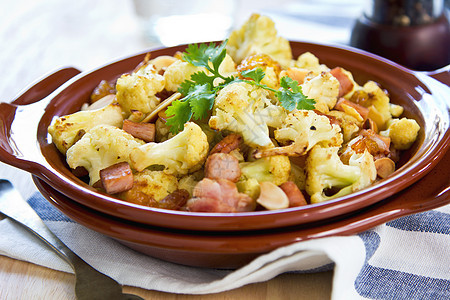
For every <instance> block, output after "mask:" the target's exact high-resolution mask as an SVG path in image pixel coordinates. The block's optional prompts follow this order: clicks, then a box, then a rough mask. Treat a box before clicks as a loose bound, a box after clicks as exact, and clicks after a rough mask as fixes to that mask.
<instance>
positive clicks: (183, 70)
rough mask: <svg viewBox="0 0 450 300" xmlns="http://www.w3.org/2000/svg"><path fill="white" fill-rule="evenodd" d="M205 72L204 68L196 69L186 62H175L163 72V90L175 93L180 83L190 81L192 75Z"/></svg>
mask: <svg viewBox="0 0 450 300" xmlns="http://www.w3.org/2000/svg"><path fill="white" fill-rule="evenodd" d="M205 70H206V69H205V68H201V67H196V66H194V65H192V64H190V63H188V62H186V61H182V60H177V61H175V62H174V63H173V64H171V65H170V66H169V67H167V69H166V71H165V72H164V79H165V89H166V90H167V91H169V92H176V91H178V88H179V87H180V84H181V83H182V82H184V81H185V80H189V79H191V75H192V74H194V73H196V72H199V71H205Z"/></svg>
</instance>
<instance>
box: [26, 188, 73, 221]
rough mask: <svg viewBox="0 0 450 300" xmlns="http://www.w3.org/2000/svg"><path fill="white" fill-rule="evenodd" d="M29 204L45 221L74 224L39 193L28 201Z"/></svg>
mask: <svg viewBox="0 0 450 300" xmlns="http://www.w3.org/2000/svg"><path fill="white" fill-rule="evenodd" d="M27 202H28V203H29V204H30V205H31V207H32V208H33V209H34V210H35V211H36V213H37V214H38V215H39V217H41V219H42V220H44V221H64V222H73V221H72V220H71V219H69V218H68V217H66V216H65V215H64V214H63V213H61V212H60V211H59V210H58V209H56V208H55V207H54V206H53V205H51V204H50V203H49V202H48V201H47V200H45V198H44V197H43V196H42V195H41V194H40V193H39V192H36V193H34V194H33V196H31V197H30V198H29V199H28V200H27Z"/></svg>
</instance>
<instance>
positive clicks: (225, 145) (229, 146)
mask: <svg viewBox="0 0 450 300" xmlns="http://www.w3.org/2000/svg"><path fill="white" fill-rule="evenodd" d="M241 143H242V136H240V135H239V134H236V133H231V134H229V135H227V136H226V137H224V138H223V139H222V140H221V141H220V142H218V143H217V144H216V145H215V146H214V147H213V148H212V149H211V151H210V152H209V154H210V155H211V154H214V153H218V152H220V153H230V152H231V151H233V150H235V149H237V148H239V146H240V145H241Z"/></svg>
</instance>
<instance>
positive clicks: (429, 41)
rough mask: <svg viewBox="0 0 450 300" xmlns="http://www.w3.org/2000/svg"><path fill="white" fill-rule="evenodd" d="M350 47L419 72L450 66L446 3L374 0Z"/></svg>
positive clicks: (432, 0)
mask: <svg viewBox="0 0 450 300" xmlns="http://www.w3.org/2000/svg"><path fill="white" fill-rule="evenodd" d="M350 45H351V46H353V47H356V48H360V49H363V50H366V51H368V52H371V53H374V54H378V55H380V56H382V57H385V58H387V59H390V60H392V61H395V62H397V63H399V64H401V65H403V66H405V67H408V68H410V69H413V70H419V71H429V70H436V69H439V68H441V67H444V66H446V65H448V64H450V25H449V20H448V18H447V15H446V10H445V6H444V0H370V1H368V6H367V7H366V8H365V11H364V13H363V15H362V16H361V17H360V18H359V19H358V20H357V21H356V23H355V25H354V27H353V29H352V33H351V39H350Z"/></svg>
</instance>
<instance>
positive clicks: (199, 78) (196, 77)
mask: <svg viewBox="0 0 450 300" xmlns="http://www.w3.org/2000/svg"><path fill="white" fill-rule="evenodd" d="M214 79H216V77H215V76H208V75H206V73H205V72H197V73H194V74H192V75H191V81H193V82H194V83H195V84H201V85H203V84H208V85H209V86H214Z"/></svg>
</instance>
